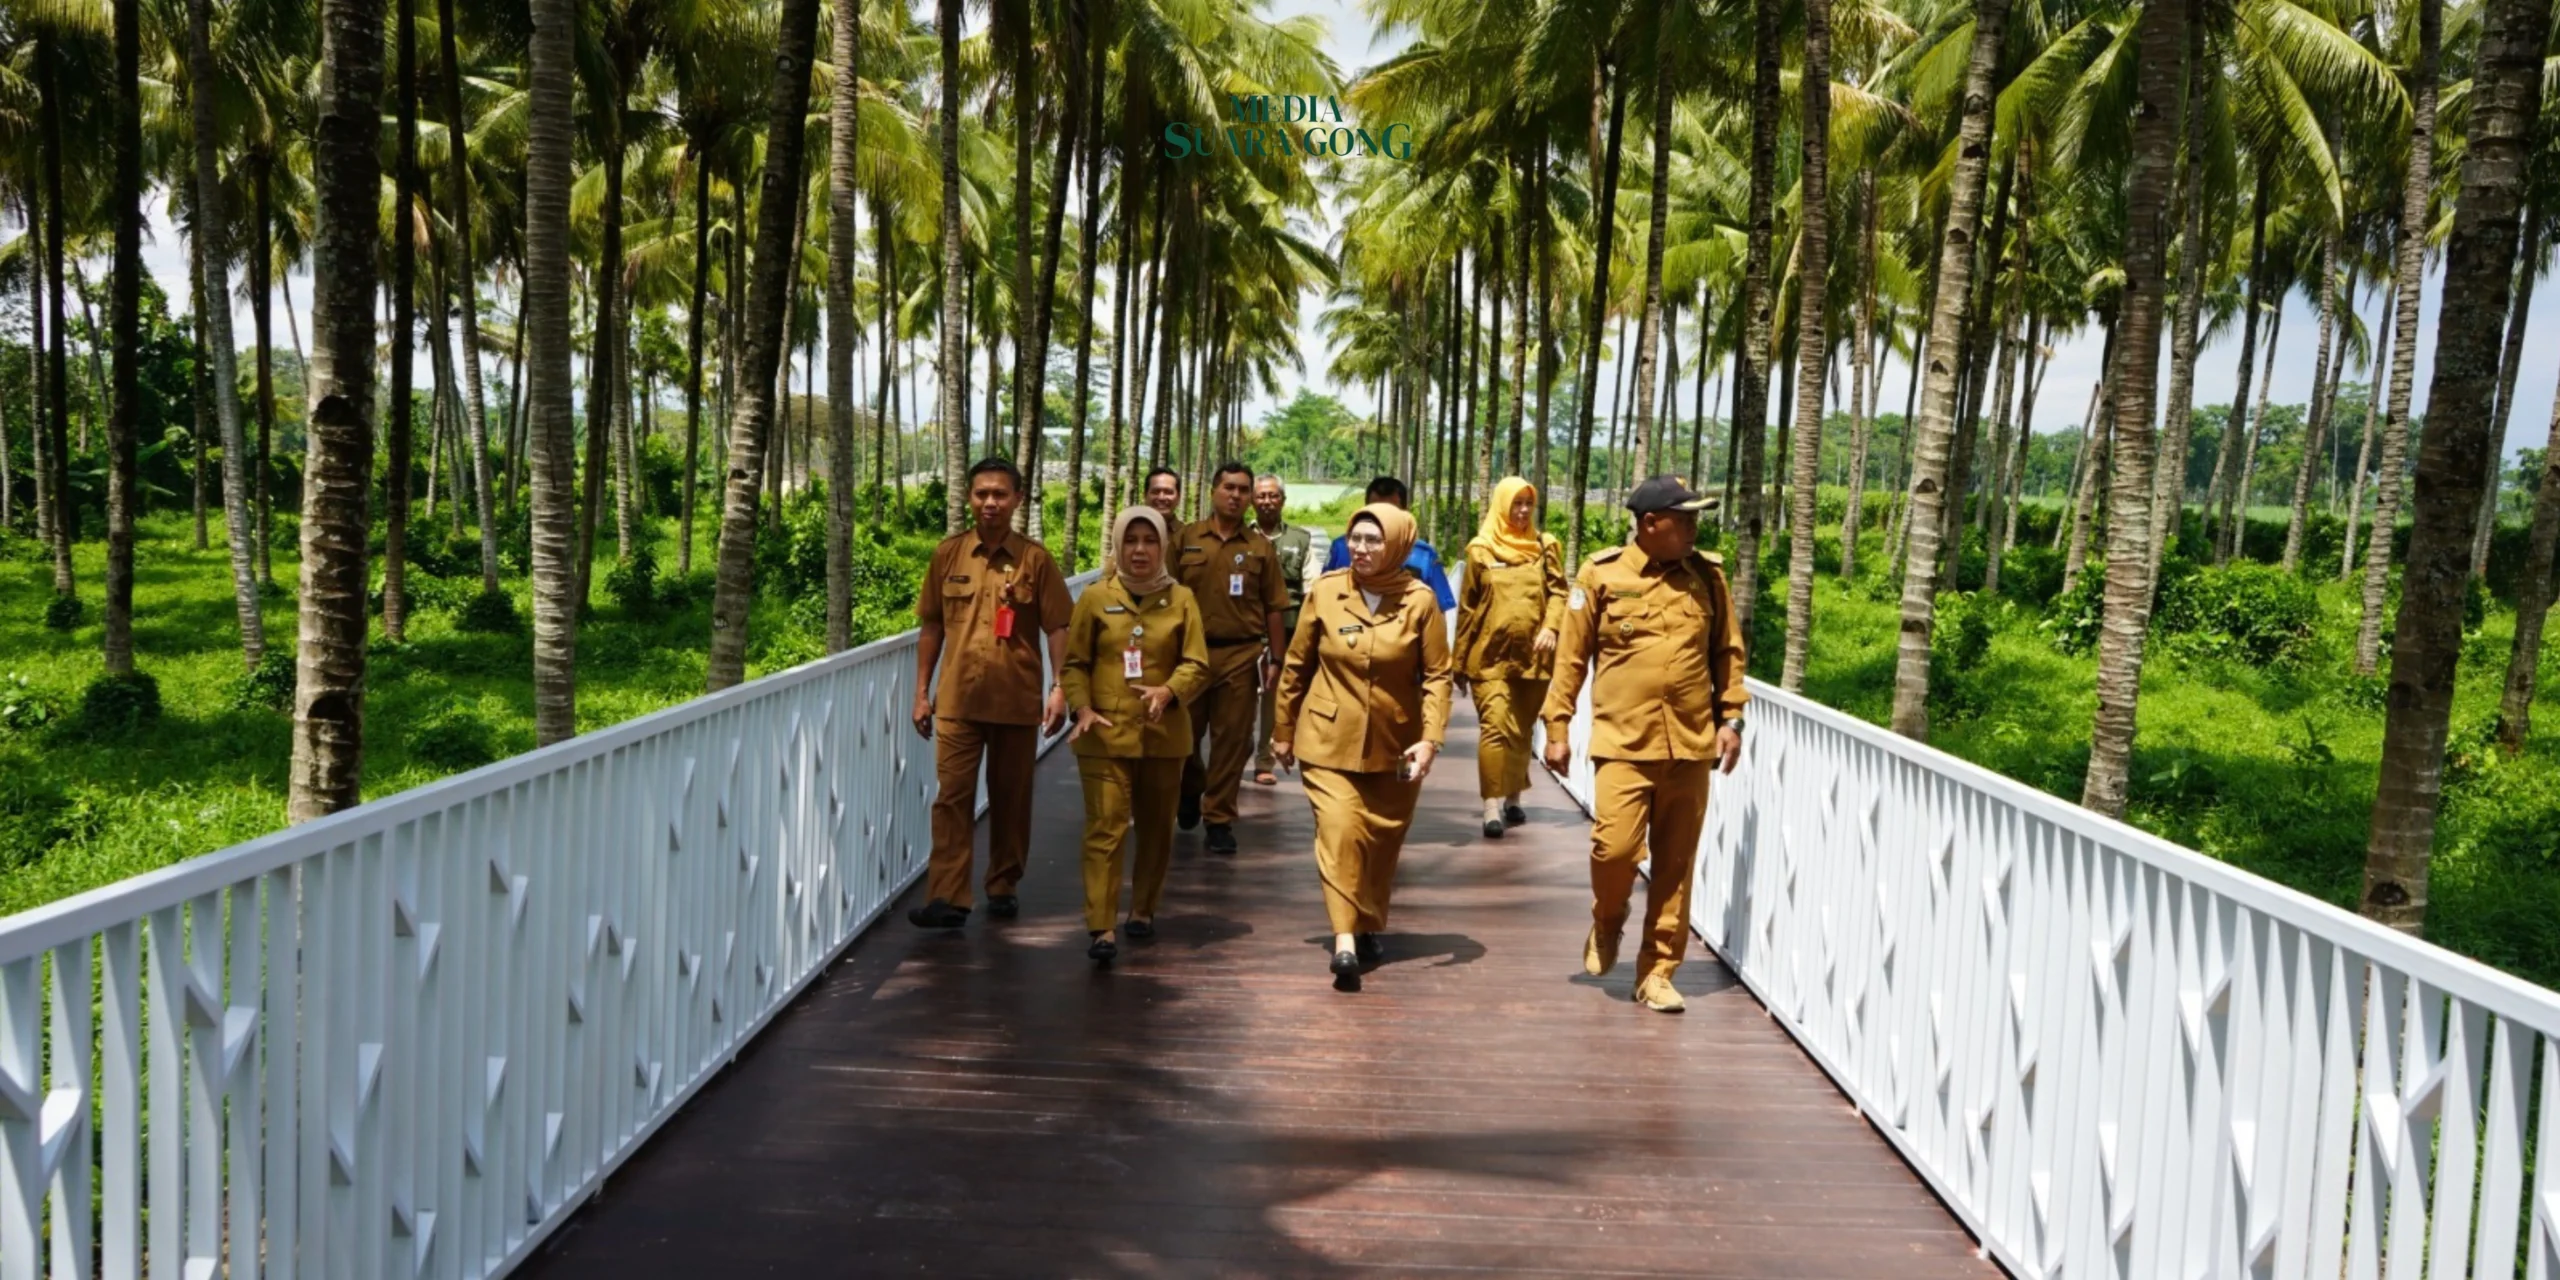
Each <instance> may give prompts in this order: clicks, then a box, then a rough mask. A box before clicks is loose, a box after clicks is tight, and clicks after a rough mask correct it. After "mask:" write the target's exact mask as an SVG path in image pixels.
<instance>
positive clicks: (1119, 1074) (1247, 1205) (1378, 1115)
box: [519, 709, 1998, 1280]
mask: <svg viewBox="0 0 2560 1280" xmlns="http://www.w3.org/2000/svg"><path fill="white" fill-rule="evenodd" d="M1459 720H1460V723H1459V724H1458V725H1456V726H1453V732H1452V747H1453V750H1452V752H1451V753H1450V754H1449V755H1448V756H1446V757H1444V758H1443V760H1442V763H1441V765H1440V767H1439V769H1438V770H1437V771H1436V772H1435V774H1434V776H1433V778H1432V780H1431V782H1430V783H1429V784H1428V785H1427V787H1426V790H1425V793H1424V796H1423V803H1422V806H1421V811H1420V813H1419V814H1418V816H1417V820H1416V823H1415V830H1414V833H1413V836H1412V839H1411V841H1410V842H1409V844H1408V845H1407V848H1406V851H1405V856H1404V859H1403V861H1402V864H1401V870H1400V873H1399V885H1398V889H1397V895H1396V901H1395V914H1394V919H1393V922H1392V927H1391V929H1390V932H1389V934H1388V936H1387V939H1386V943H1387V949H1388V962H1387V963H1386V964H1384V965H1382V966H1380V967H1379V968H1378V969H1377V970H1376V971H1375V972H1373V973H1372V974H1370V975H1369V977H1368V979H1367V981H1366V983H1365V986H1364V989H1363V990H1362V991H1360V992H1359V993H1357V994H1346V993H1341V992H1336V991H1334V990H1332V988H1331V984H1330V979H1329V977H1328V975H1327V974H1326V972H1325V960H1326V955H1325V947H1326V944H1327V943H1328V942H1329V938H1328V936H1327V933H1326V927H1325V924H1324V915H1323V908H1322V899H1321V897H1320V895H1319V893H1318V890H1317V885H1316V878H1315V870H1314V867H1313V865H1312V858H1311V855H1310V853H1309V850H1310V848H1311V846H1312V842H1313V824H1312V820H1311V816H1310V813H1309V810H1308V807H1307V804H1306V802H1305V800H1304V798H1303V796H1302V795H1301V794H1300V793H1299V790H1298V785H1297V782H1296V780H1295V779H1294V778H1292V779H1285V780H1284V781H1283V784H1282V785H1281V786H1280V787H1278V788H1262V787H1255V786H1252V785H1247V786H1246V787H1245V789H1244V790H1245V796H1244V801H1243V808H1244V812H1243V818H1242V821H1241V822H1240V823H1239V824H1238V828H1237V830H1238V835H1239V836H1240V838H1241V839H1242V840H1243V842H1244V844H1245V851H1244V853H1243V854H1242V855H1240V856H1238V857H1234V858H1219V857H1213V856H1210V855H1206V854H1204V853H1202V852H1201V850H1200V845H1199V839H1198V836H1197V835H1196V834H1186V835H1185V836H1183V837H1182V838H1181V840H1180V841H1179V843H1178V844H1177V846H1176V856H1175V861H1174V867H1173V872H1172V878H1171V881H1170V884H1169V886H1168V891H1167V895H1166V902H1165V907H1164V911H1163V914H1162V917H1161V919H1160V920H1159V926H1160V929H1161V931H1162V936H1161V937H1160V938H1158V939H1157V940H1156V941H1155V942H1153V943H1152V944H1133V943H1127V942H1124V943H1123V950H1122V956H1121V959H1120V961H1119V962H1118V963H1117V964H1116V965H1115V966H1113V967H1112V968H1111V969H1110V970H1107V971H1096V970H1095V969H1094V967H1093V966H1092V965H1091V964H1090V963H1089V962H1087V961H1086V960H1085V959H1084V956H1083V952H1084V946H1085V935H1084V932H1083V929H1082V927H1081V919H1080V916H1081V905H1080V904H1081V888H1080V879H1079V875H1078V868H1077V866H1076V862H1075V857H1076V837H1077V834H1078V832H1077V827H1078V825H1079V822H1078V820H1079V818H1080V815H1081V801H1080V798H1079V794H1078V791H1077V781H1076V773H1075V767H1074V764H1073V762H1072V760H1070V759H1068V758H1066V757H1065V756H1064V755H1063V753H1062V754H1061V755H1060V756H1058V757H1056V758H1053V759H1052V760H1050V761H1048V762H1046V763H1045V764H1043V766H1042V767H1041V770H1040V774H1039V783H1038V787H1039V793H1038V796H1037V798H1036V806H1037V814H1038V817H1037V819H1036V821H1037V835H1036V838H1035V847H1034V850H1033V855H1032V867H1031V874H1030V876H1029V878H1028V879H1027V880H1026V881H1025V883H1024V885H1023V888H1022V895H1023V916H1022V918H1021V919H1020V920H1017V921H1012V922H996V921H989V920H984V919H979V920H974V921H972V923H971V924H970V925H969V927H968V928H967V929H966V930H965V931H963V932H961V933H959V934H956V935H942V934H920V933H917V932H915V931H913V930H911V929H909V928H907V927H906V925H905V924H904V923H903V921H900V920H897V919H895V918H894V917H893V918H892V919H891V920H889V921H888V922H886V923H884V924H882V925H881V926H880V927H879V928H877V929H875V930H874V931H873V933H872V934H871V935H870V936H867V937H865V938H864V939H862V940H861V941H860V942H859V943H857V944H856V946H855V947H854V948H853V950H852V951H851V952H850V953H848V955H847V956H846V957H845V959H844V960H843V961H842V962H840V963H839V964H838V965H837V966H836V967H835V968H834V969H833V970H831V971H830V972H829V973H828V974H827V975H826V976H825V977H823V978H822V979H820V980H819V982H818V983H816V984H815V985H814V986H812V987H811V988H810V990H809V992H808V994H807V995H806V996H804V997H803V998H802V999H801V1001H800V1002H799V1004H798V1005H797V1006H796V1007H795V1008H793V1009H792V1010H790V1011H789V1012H788V1013H786V1014H785V1015H784V1016H783V1017H782V1019H781V1020H779V1021H778V1022H777V1023H776V1024H775V1026H774V1027H773V1029H772V1031H771V1032H770V1033H769V1034H767V1035H766V1036H765V1037H764V1038H763V1039H762V1041H760V1042H759V1043H756V1044H753V1045H750V1046H747V1047H746V1049H745V1050H744V1052H743V1053H742V1054H741V1055H740V1057H739V1060H738V1062H737V1063H736V1065H735V1066H733V1067H731V1068H730V1070H729V1072H728V1074H727V1075H726V1076H725V1078H723V1079H721V1080H720V1081H718V1082H716V1083H714V1084H713V1085H712V1086H711V1087H710V1088H708V1089H706V1090H705V1091H704V1092H703V1094H702V1095H701V1096H700V1098H699V1099H698V1100H697V1101H696V1102H695V1103H694V1104H693V1106H692V1107H691V1108H690V1109H689V1110H688V1111H687V1112H686V1114H684V1115H683V1116H680V1117H678V1118H677V1119H676V1120H675V1121H674V1122H673V1123H671V1124H670V1125H668V1126H667V1128H666V1129H664V1130H663V1131H661V1133H660V1134H659V1135H658V1137H657V1138H656V1139H655V1140H654V1141H653V1142H652V1144H651V1146H650V1148H649V1149H648V1150H647V1151H645V1152H644V1153H642V1155H641V1156H640V1157H639V1158H638V1159H636V1160H634V1161H633V1162H632V1164H630V1165H629V1166H627V1167H626V1169H625V1170H624V1172H623V1173H621V1174H620V1175H618V1176H617V1178H616V1179H615V1181H614V1183H613V1184H612V1185H610V1186H608V1187H607V1188H606V1191H605V1193H604V1195H603V1196H601V1197H600V1198H599V1199H598V1200H597V1201H596V1202H595V1203H594V1204H592V1205H590V1206H589V1207H588V1208H587V1209H586V1210H585V1211H584V1212H582V1213H581V1214H580V1215H579V1216H578V1217H577V1218H576V1219H574V1220H573V1221H572V1222H571V1223H570V1224H569V1225H568V1226H567V1227H566V1228H564V1229H563V1230H562V1231H561V1232H560V1233H559V1234H558V1235H557V1236H555V1237H554V1238H553V1240H552V1241H551V1242H550V1243H549V1244H548V1245H547V1246H546V1247H545V1248H544V1249H543V1251H542V1252H541V1253H539V1254H537V1255H536V1256H535V1257H534V1258H533V1259H532V1260H530V1261H529V1262H528V1263H527V1264H526V1266H525V1267H524V1268H523V1270H522V1271H521V1272H520V1273H519V1274H521V1275H526V1276H537V1277H544V1278H545V1280H570V1278H576V1277H587V1276H596V1277H605V1276H611V1277H617V1278H623V1280H647V1278H648V1277H656V1276H667V1277H676V1276H697V1275H706V1274H738V1275H749V1274H855V1273H860V1274H891V1273H897V1272H902V1271H904V1272H923V1273H930V1274H934V1275H938V1276H964V1275H1091V1274H1114V1275H1119V1274H1168V1275H1170V1274H1179V1275H1186V1276H1189V1275H1203V1276H1215V1275H1251V1276H1284V1275H1339V1274H1343V1273H1346V1272H1352V1271H1391V1272H1395V1271H1416V1270H1435V1271H1437V1270H1457V1271H1476V1272H1483V1273H1489V1274H1504V1275H1540V1274H1555V1275H1567V1274H1569V1275H1577V1276H1605V1275H1627V1276H1662V1275H1682V1276H1769V1277H1778V1276H1839V1275H1851V1274H1854V1275H1860V1276H1877V1277H1894V1276H1989V1275H1997V1274H1998V1271H1997V1269H1996V1268H1995V1267H1993V1266H1992V1265H1991V1264H1990V1263H1988V1262H1986V1261H1984V1260H1982V1259H1981V1258H1980V1257H1979V1256H1978V1255H1977V1253H1976V1251H1975V1249H1974V1242H1973V1241H1972V1240H1971V1239H1970V1237H1968V1236H1967V1235H1966V1234H1965V1233H1964V1231H1963V1230H1962V1229H1961V1228H1960V1227H1959V1226H1958V1225H1957V1224H1956V1222H1955V1220H1954V1219H1953V1218H1952V1217H1951V1216H1950V1215H1949V1214H1948V1213H1947V1212H1946V1210H1945V1208H1944V1207H1943V1206H1942V1205H1940V1204H1939V1203H1938V1201H1937V1200H1936V1199H1935V1198H1934V1197H1933V1196H1932V1195H1931V1194H1930V1192H1929V1191H1928V1190H1927V1188H1925V1187H1924V1186H1923V1185H1922V1184H1921V1183H1920V1182H1919V1180H1918V1179H1917V1178H1916V1177H1914V1176H1913V1175H1912V1173H1911V1171H1910V1170H1909V1169H1908V1168H1907V1167H1906V1166H1904V1165H1903V1164H1902V1162H1901V1161H1900V1160H1899V1159H1898V1158H1897V1157H1896V1156H1895V1155H1894V1154H1893V1152H1892V1150H1891V1148H1890V1147H1888V1146H1887V1145H1886V1144H1885V1143H1884V1142H1883V1141H1882V1140H1881V1139H1879V1138H1878V1137H1877V1136H1876V1135H1875V1133H1874V1132H1873V1131H1872V1130H1870V1129H1869V1128H1868V1127H1867V1125H1866V1124H1865V1122H1863V1121H1862V1120H1860V1119H1859V1118H1858V1117H1857V1116H1856V1114H1855V1113H1854V1111H1853V1110H1852V1108H1850V1106H1849V1105H1848V1104H1847V1102H1846V1101H1845V1100H1844V1099H1843V1098H1842V1097H1841V1096H1840V1094H1839V1093H1838V1092H1837V1091H1836V1090H1834V1089H1832V1088H1831V1086H1830V1083H1829V1082H1828V1081H1827V1080H1826V1079H1825V1078H1824V1077H1823V1076H1822V1074H1821V1072H1820V1071H1819V1070H1818V1069H1817V1068H1816V1067H1814V1065H1813V1064H1812V1063H1811V1062H1810V1061H1809V1060H1807V1059H1806V1058H1805V1056H1804V1055H1803V1053H1802V1052H1801V1051H1799V1050H1798V1049H1796V1047H1795V1046H1794V1043H1793V1042H1792V1041H1790V1040H1789V1039H1788V1038H1787V1037H1786V1036H1785V1035H1784V1033H1782V1032H1780V1031H1779V1030H1778V1029H1777V1027H1776V1026H1775V1024H1773V1023H1772V1022H1771V1021H1770V1020H1769V1018H1768V1017H1767V1015H1766V1013H1765V1012H1764V1011H1763V1010H1762V1009H1761V1008H1760V1006H1759V1005H1758V1004H1757V1003H1755V1002H1753V1001H1752V999H1751V998H1750V997H1749V996H1748V995H1747V994H1745V993H1744V992H1743V991H1742V990H1741V988H1740V986H1739V984H1738V983H1736V982H1735V981H1734V979H1733V977H1732V975H1731V974H1730V973H1729V972H1726V971H1725V970H1724V969H1723V967H1722V966H1721V965H1719V964H1717V963H1716V962H1715V961H1714V959H1713V958H1712V957H1710V956H1708V955H1707V954H1706V952H1705V948H1704V947H1702V946H1698V945H1695V944H1693V945H1692V947H1691V956H1690V962H1689V964H1688V966H1687V968H1686V969H1685V970H1684V971H1683V973H1682V977H1681V985H1682V986H1683V988H1684V989H1685V990H1686V991H1687V992H1688V993H1689V996H1690V1012H1689V1013H1688V1014H1687V1015H1685V1016H1684V1017H1679V1018H1666V1017H1662V1016H1659V1015H1656V1014H1651V1013H1648V1012H1645V1011H1643V1010H1641V1009H1639V1008H1637V1007H1635V1006H1634V1005H1633V1004H1632V1003H1631V1001H1630V999H1629V995H1630V986H1631V984H1632V981H1633V974H1632V972H1631V970H1632V965H1631V964H1630V965H1625V966H1622V967H1621V968H1620V969H1619V971H1618V972H1616V973H1614V974H1612V975H1610V976H1609V977H1608V978H1607V979H1604V980H1599V981H1594V980H1592V979H1589V978H1586V977H1584V976H1583V975H1582V973H1581V966H1580V959H1581V942H1582V936H1583V931H1584V929H1585V928H1586V926H1587V922H1588V920H1589V918H1590V917H1589V911H1590V901H1589V888H1588V880H1587V878H1586V876H1585V873H1584V867H1585V865H1586V863H1585V857H1586V853H1587V846H1586V843H1585V841H1586V839H1587V836H1586V834H1585V832H1586V827H1585V826H1584V824H1583V822H1582V820H1581V815H1580V813H1579V811H1578V810H1576V809H1575V808H1574V807H1573V806H1572V803H1571V802H1570V801H1569V800H1568V799H1566V798H1565V797H1564V795H1563V794H1562V792H1561V791H1559V790H1557V789H1556V788H1555V787H1554V785H1553V784H1552V783H1551V782H1548V781H1546V780H1545V779H1544V778H1543V777H1541V778H1540V779H1539V781H1538V790H1537V791H1536V792H1535V793H1534V794H1533V795H1532V796H1531V797H1530V800H1531V805H1530V808H1531V816H1532V821H1531V824H1530V825H1529V826H1528V827H1526V828H1521V829H1515V830H1514V831H1512V832H1511V833H1510V834H1509V835H1508V836H1507V837H1505V838H1504V839H1502V840H1500V841H1488V840H1486V839H1484V838H1483V837H1482V835H1481V833H1480V832H1479V831H1478V830H1477V829H1476V828H1477V823H1478V821H1479V819H1478V817H1477V814H1478V813H1479V812H1480V809H1479V808H1478V802H1477V801H1476V799H1475V768H1474V761H1473V760H1472V758H1471V756H1470V754H1469V748H1470V745H1471V738H1472V733H1471V725H1469V724H1467V723H1466V720H1467V717H1466V716H1465V713H1464V711H1463V709H1462V710H1461V712H1460V715H1459ZM982 841H983V837H982ZM982 847H983V844H982ZM982 856H983V855H982ZM1639 892H1641V890H1639ZM1635 951H1636V946H1635V944H1634V942H1633V940H1632V939H1631V940H1630V942H1629V944H1628V947H1627V952H1628V954H1629V956H1630V958H1632V956H1633V954H1634V953H1635Z"/></svg>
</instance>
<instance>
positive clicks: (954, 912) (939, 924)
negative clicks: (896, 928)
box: [907, 898, 969, 929]
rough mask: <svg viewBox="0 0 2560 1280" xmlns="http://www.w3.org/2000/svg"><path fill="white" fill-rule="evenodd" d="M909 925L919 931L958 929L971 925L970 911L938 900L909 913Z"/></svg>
mask: <svg viewBox="0 0 2560 1280" xmlns="http://www.w3.org/2000/svg"><path fill="white" fill-rule="evenodd" d="M907 923H908V924H911V925H914V926H915V927H917V928H919V929H957V928H959V927H960V926H962V925H964V924H967V923H969V909H968V908H967V907H955V906H952V905H951V904H950V903H948V902H945V901H943V900H942V899H940V898H936V899H934V900H933V901H931V902H928V903H926V904H924V905H923V906H921V907H916V908H913V909H911V910H909V911H908V912H907Z"/></svg>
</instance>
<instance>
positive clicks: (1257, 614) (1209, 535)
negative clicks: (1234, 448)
mask: <svg viewBox="0 0 2560 1280" xmlns="http://www.w3.org/2000/svg"><path fill="white" fill-rule="evenodd" d="M1173 546H1174V559H1173V576H1174V577H1176V578H1179V579H1181V580H1182V585H1184V586H1186V587H1189V588H1191V595H1192V598H1193V599H1195V600H1197V601H1198V602H1199V605H1200V619H1201V621H1202V622H1204V623H1206V624H1207V625H1208V629H1209V647H1210V649H1212V650H1214V651H1215V652H1212V653H1211V654H1210V655H1209V663H1210V665H1211V666H1212V667H1216V668H1219V669H1220V670H1232V669H1233V668H1232V667H1229V666H1227V665H1226V664H1227V663H1229V662H1234V661H1242V660H1243V658H1242V657H1239V656H1238V654H1239V652H1241V653H1242V654H1246V655H1249V654H1251V653H1252V652H1253V647H1252V646H1260V645H1262V644H1265V643H1267V642H1268V641H1267V637H1268V636H1269V635H1270V625H1269V622H1268V618H1269V615H1271V614H1274V613H1278V612H1280V611H1281V610H1283V609H1286V608H1288V607H1289V587H1288V584H1287V583H1285V582H1282V581H1281V580H1280V575H1281V569H1280V553H1279V552H1277V551H1275V550H1273V549H1272V546H1271V539H1269V538H1266V537H1263V536H1262V531H1261V530H1259V529H1256V528H1254V527H1253V522H1252V521H1250V520H1245V521H1241V522H1239V523H1238V525H1237V530H1236V533H1235V534H1234V536H1232V537H1229V536H1224V535H1221V534H1220V533H1219V532H1218V522H1217V521H1215V520H1201V521H1196V522H1194V523H1192V524H1188V525H1184V526H1183V528H1182V532H1180V533H1178V534H1175V535H1174V539H1173Z"/></svg>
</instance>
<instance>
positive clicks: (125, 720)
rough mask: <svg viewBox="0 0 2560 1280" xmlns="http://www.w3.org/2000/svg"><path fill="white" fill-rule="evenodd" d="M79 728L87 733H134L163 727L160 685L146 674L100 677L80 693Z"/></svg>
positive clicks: (136, 673)
mask: <svg viewBox="0 0 2560 1280" xmlns="http://www.w3.org/2000/svg"><path fill="white" fill-rule="evenodd" d="M78 723H79V726H80V728H81V730H82V731H83V732H88V733H131V732H134V731H135V730H138V729H147V728H150V727H151V726H153V725H155V724H158V723H160V682H159V681H157V680H154V679H152V678H151V677H150V676H149V675H146V674H144V673H143V672H140V671H136V672H133V673H131V674H129V675H120V676H116V675H107V676H100V677H98V678H97V679H95V680H92V681H90V682H89V687H88V688H86V689H83V690H81V691H80V716H79V721H78Z"/></svg>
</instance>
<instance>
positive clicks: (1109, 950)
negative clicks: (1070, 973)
mask: <svg viewBox="0 0 2560 1280" xmlns="http://www.w3.org/2000/svg"><path fill="white" fill-rule="evenodd" d="M1084 953H1085V956H1086V957H1087V958H1089V959H1091V960H1092V961H1093V962H1094V963H1095V964H1109V963H1111V961H1112V958H1113V957H1115V956H1117V955H1119V954H1120V944H1119V943H1116V942H1113V941H1112V940H1111V939H1109V938H1106V937H1104V936H1102V935H1101V934H1099V933H1097V934H1095V935H1093V945H1092V946H1089V947H1086V948H1085V949H1084Z"/></svg>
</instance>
